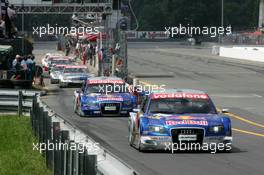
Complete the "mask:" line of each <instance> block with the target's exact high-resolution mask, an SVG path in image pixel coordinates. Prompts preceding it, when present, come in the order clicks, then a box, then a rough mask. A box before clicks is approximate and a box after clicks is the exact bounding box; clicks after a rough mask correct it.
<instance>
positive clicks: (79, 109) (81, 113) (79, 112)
mask: <svg viewBox="0 0 264 175" xmlns="http://www.w3.org/2000/svg"><path fill="white" fill-rule="evenodd" d="M78 115H79V116H80V117H85V114H84V113H83V111H82V110H81V108H80V106H78Z"/></svg>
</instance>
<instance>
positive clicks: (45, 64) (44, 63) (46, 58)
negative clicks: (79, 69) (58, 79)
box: [41, 53, 74, 72]
mask: <svg viewBox="0 0 264 175" xmlns="http://www.w3.org/2000/svg"><path fill="white" fill-rule="evenodd" d="M55 59H57V60H58V59H67V60H69V61H70V62H71V63H73V62H74V59H73V58H71V57H68V56H63V55H61V54H49V53H48V54H46V55H45V56H44V58H43V59H42V61H41V63H42V67H43V70H44V72H48V71H49V68H50V65H51V62H52V61H53V60H55Z"/></svg>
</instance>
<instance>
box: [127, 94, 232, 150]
mask: <svg viewBox="0 0 264 175" xmlns="http://www.w3.org/2000/svg"><path fill="white" fill-rule="evenodd" d="M141 101H142V103H141V106H140V109H134V110H133V112H131V113H130V117H129V121H128V130H129V144H130V145H131V146H133V147H135V148H137V149H138V150H139V151H146V150H163V151H164V150H167V151H168V150H178V151H181V150H182V149H180V148H181V147H180V146H182V145H184V148H185V149H184V150H186V149H187V148H188V149H187V151H188V150H192V151H193V150H198V151H200V150H206V148H207V149H208V150H206V151H210V150H211V149H217V150H222V151H227V152H228V151H229V150H231V149H232V131H231V121H230V119H229V117H228V116H226V115H224V111H222V113H218V112H217V110H216V108H215V106H214V104H213V102H212V100H211V99H210V97H209V96H208V94H206V93H204V92H202V91H196V90H187V89H170V90H169V89H167V90H164V91H162V92H161V91H155V92H152V93H150V94H149V95H148V96H146V95H145V96H143V97H142V100H141ZM186 145H187V146H189V147H186ZM219 145H220V146H219Z"/></svg>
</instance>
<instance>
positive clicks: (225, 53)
mask: <svg viewBox="0 0 264 175" xmlns="http://www.w3.org/2000/svg"><path fill="white" fill-rule="evenodd" d="M219 56H222V57H229V58H236V59H242V60H249V61H258V62H264V47H242V46H241V47H238V46H234V47H220V49H219Z"/></svg>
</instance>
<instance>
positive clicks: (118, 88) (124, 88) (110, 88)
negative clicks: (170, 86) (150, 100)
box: [99, 83, 166, 95]
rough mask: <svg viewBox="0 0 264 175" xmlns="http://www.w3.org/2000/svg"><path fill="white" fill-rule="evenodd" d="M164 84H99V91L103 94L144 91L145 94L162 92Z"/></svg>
mask: <svg viewBox="0 0 264 175" xmlns="http://www.w3.org/2000/svg"><path fill="white" fill-rule="evenodd" d="M165 87H166V85H164V84H163V85H136V86H133V85H128V84H115V83H114V84H100V85H99V92H100V93H104V94H109V93H121V92H125V93H132V92H133V93H134V92H137V93H143V92H144V93H145V94H146V95H149V94H151V93H152V92H157V91H159V92H164V91H165Z"/></svg>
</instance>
